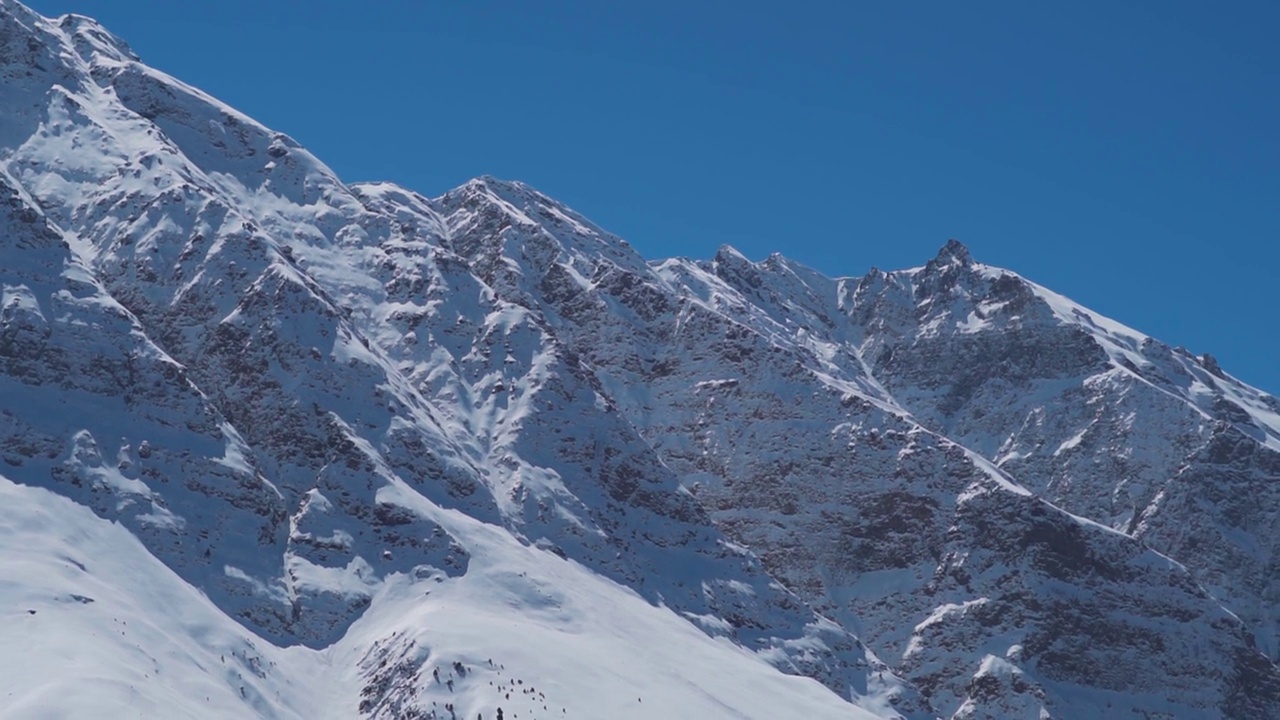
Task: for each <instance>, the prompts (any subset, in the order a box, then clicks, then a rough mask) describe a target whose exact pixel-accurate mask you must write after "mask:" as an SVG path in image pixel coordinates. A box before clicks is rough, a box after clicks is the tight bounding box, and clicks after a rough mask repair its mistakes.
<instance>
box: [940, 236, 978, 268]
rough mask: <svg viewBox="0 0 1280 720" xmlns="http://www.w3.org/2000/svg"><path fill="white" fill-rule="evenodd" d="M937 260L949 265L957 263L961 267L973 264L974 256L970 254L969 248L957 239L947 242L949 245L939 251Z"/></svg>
mask: <svg viewBox="0 0 1280 720" xmlns="http://www.w3.org/2000/svg"><path fill="white" fill-rule="evenodd" d="M935 259H936V260H937V261H938V262H940V263H947V264H949V263H952V262H956V263H960V264H961V265H968V264H970V263H972V262H973V256H972V255H970V254H969V248H967V247H965V244H964V243H962V242H960V241H959V240H956V239H955V238H951V239H950V240H947V244H946V245H943V246H942V249H940V250H938V255H937V257H936V258H935Z"/></svg>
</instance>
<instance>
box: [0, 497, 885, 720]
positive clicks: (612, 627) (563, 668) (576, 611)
mask: <svg viewBox="0 0 1280 720" xmlns="http://www.w3.org/2000/svg"><path fill="white" fill-rule="evenodd" d="M445 522H446V523H449V524H451V525H452V526H453V527H452V528H451V529H453V530H455V531H457V532H458V533H459V534H460V535H462V536H464V537H466V538H467V539H468V540H469V541H470V542H469V545H470V546H471V547H474V548H476V550H477V552H476V554H475V556H474V559H473V567H474V570H473V571H472V572H469V573H468V574H467V576H466V577H465V578H460V579H456V580H450V579H448V578H446V577H445V576H443V575H442V574H440V573H437V572H431V571H428V570H425V569H424V570H423V571H422V572H421V573H419V574H418V575H417V576H415V575H407V576H401V577H397V578H395V579H394V580H393V581H392V582H389V583H388V584H387V585H386V586H385V587H384V588H383V590H382V591H381V592H380V593H379V594H378V596H377V597H375V598H374V600H373V603H372V605H371V606H370V608H369V610H368V611H367V612H366V613H365V614H364V616H363V617H362V618H361V620H360V621H359V622H357V623H356V624H355V625H354V626H353V628H352V630H351V632H350V633H349V634H348V636H347V637H346V638H344V639H343V640H342V641H341V642H340V643H338V644H337V645H335V646H333V647H330V648H327V649H325V650H320V651H317V650H310V649H306V648H303V647H300V646H295V647H291V648H283V649H282V648H278V647H275V646H273V645H271V644H270V643H266V642H263V641H262V640H261V639H259V638H257V637H255V636H254V635H253V634H252V633H250V632H249V631H247V630H246V629H245V628H243V627H242V626H241V625H239V624H238V623H236V622H234V621H232V620H231V619H230V618H228V617H227V616H226V615H225V614H223V613H222V612H221V611H220V610H219V609H218V608H217V607H216V606H214V605H213V604H212V603H211V602H210V601H209V599H208V598H206V597H204V596H203V595H202V594H201V593H199V592H198V591H197V590H196V589H195V588H193V587H191V586H190V585H188V584H187V583H185V582H183V581H182V579H181V578H180V577H178V576H177V575H175V574H174V573H173V571H171V570H170V569H168V568H167V567H165V566H164V564H162V563H160V562H159V561H158V560H157V559H156V558H154V557H153V556H152V555H151V554H150V553H149V552H148V551H147V550H146V548H144V547H143V546H142V544H141V543H139V542H138V540H137V539H136V538H135V537H133V535H132V534H130V533H129V532H128V531H127V530H126V529H125V528H123V527H121V526H120V525H118V524H114V523H111V522H108V521H105V520H102V519H100V518H98V517H96V516H95V515H94V514H93V513H92V512H91V511H90V510H88V509H87V508H84V507H81V506H79V505H77V504H75V503H72V502H70V501H69V500H67V499H65V498H62V497H59V496H57V495H54V494H52V493H50V492H48V491H46V490H42V489H38V488H30V487H25V486H21V485H16V484H14V483H12V482H11V481H9V480H8V479H7V478H3V477H0V549H3V552H0V608H3V613H4V621H3V623H2V624H0V658H4V663H3V667H4V670H5V671H4V672H3V673H0V715H3V716H4V717H5V718H49V717H113V718H130V717H137V718H158V717H165V718H244V717H247V716H248V717H265V718H334V719H335V720H336V719H338V718H352V717H357V716H359V715H360V714H361V707H362V704H364V711H365V714H368V715H370V716H372V717H384V718H402V717H412V715H411V714H410V711H411V710H412V709H414V708H420V709H421V711H422V712H423V713H426V715H424V716H429V713H430V712H431V710H432V708H433V707H434V708H435V709H436V712H437V714H438V715H439V716H441V717H448V716H449V715H448V712H447V711H445V710H444V706H445V704H446V703H451V704H453V705H454V707H455V708H456V712H457V715H458V716H459V717H476V716H477V714H480V715H483V716H484V717H494V716H495V712H496V709H497V708H498V707H502V708H503V709H504V712H505V713H506V716H507V717H515V716H516V715H517V714H518V716H519V717H529V718H537V717H561V718H565V717H567V718H601V717H609V718H650V717H670V718H707V717H741V718H777V717H814V718H846V719H856V718H873V717H875V716H873V715H872V714H870V713H867V712H863V711H860V710H857V709H856V708H852V707H850V706H849V705H848V704H847V703H845V702H842V701H841V700H840V699H839V698H838V697H836V696H835V695H834V694H832V693H831V692H830V691H828V690H826V689H825V688H823V687H822V686H821V685H820V684H818V683H816V682H814V681H812V680H808V679H803V678H795V677H789V676H785V675H782V674H779V673H778V672H776V671H775V670H774V669H773V668H772V667H770V666H769V665H768V664H766V663H764V662H762V661H760V660H759V659H757V658H756V657H754V656H753V655H752V654H751V653H749V652H746V651H744V650H742V649H741V648H738V647H736V646H734V645H733V644H731V643H728V642H725V641H722V640H715V639H712V638H710V637H708V636H707V635H705V634H704V633H701V632H699V631H698V630H697V629H695V628H694V627H693V626H692V625H690V624H689V623H687V622H685V621H683V620H681V619H679V618H678V617H677V616H675V615H674V614H672V613H670V612H668V611H666V610H663V609H660V608H655V607H653V606H652V605H650V604H648V603H646V602H645V601H644V600H643V599H641V598H639V597H637V596H636V595H634V594H633V593H630V592H628V591H626V590H625V589H624V588H621V587H620V586H618V585H616V584H613V583H610V582H608V581H607V580H603V579H601V578H599V577H598V576H596V575H594V574H592V573H591V572H589V571H587V570H586V569H584V568H582V567H581V566H579V565H577V564H575V563H572V562H569V561H565V560H561V559H560V558H557V557H555V556H552V555H549V554H547V553H543V552H539V551H537V550H535V549H532V548H528V547H524V546H521V545H520V544H519V543H517V542H515V541H514V540H513V539H512V538H511V537H510V536H509V535H507V534H505V533H503V532H501V531H500V530H497V529H495V528H492V527H488V526H484V525H481V524H479V523H476V522H475V521H473V520H470V519H469V518H466V517H464V516H460V515H457V514H449V517H448V518H447V519H445ZM489 660H492V661H493V663H494V664H493V665H490V663H489ZM455 662H460V663H463V665H464V666H465V668H466V673H465V675H459V674H458V673H457V672H456V671H455V669H454V667H453V663H455ZM435 668H438V669H439V671H440V677H441V682H440V683H436V682H435V681H434V679H433V678H432V674H431V671H432V669H435ZM450 680H452V682H453V685H454V688H453V690H452V691H450V690H449V689H448V686H447V685H446V684H445V683H447V682H449V681H450ZM508 694H509V695H511V696H512V699H510V700H507V699H506V695H508ZM433 703H434V705H433ZM544 705H545V706H546V707H547V709H546V710H544V709H543V706H544ZM552 708H554V709H552Z"/></svg>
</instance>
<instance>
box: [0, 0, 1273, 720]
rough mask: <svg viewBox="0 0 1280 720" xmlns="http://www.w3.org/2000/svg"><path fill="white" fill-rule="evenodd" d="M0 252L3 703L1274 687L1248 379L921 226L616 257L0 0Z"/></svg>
mask: <svg viewBox="0 0 1280 720" xmlns="http://www.w3.org/2000/svg"><path fill="white" fill-rule="evenodd" d="M0 258H2V260H0V286H2V289H3V297H2V298H0V459H2V460H3V465H0V495H3V500H2V501H0V547H3V548H4V552H3V553H0V564H2V565H5V568H4V572H2V573H0V598H3V600H4V602H3V603H0V605H3V607H4V608H5V609H4V611H3V612H5V613H6V614H7V619H6V620H5V621H4V623H3V624H0V659H3V666H4V667H5V668H6V670H7V672H6V673H3V674H0V678H3V679H0V687H2V688H3V690H4V692H3V695H0V711H3V712H0V714H3V715H4V716H5V717H48V716H50V714H53V715H59V714H60V713H61V715H63V716H73V717H88V716H102V713H103V712H107V714H112V713H111V712H110V711H112V710H116V711H118V712H117V713H116V714H121V715H123V714H124V713H130V714H137V713H139V712H141V713H142V714H143V715H144V716H165V717H224V716H225V717H246V716H252V717H269V718H304V717H305V718H316V717H319V718H335V719H336V718H356V717H369V718H446V717H454V718H470V717H475V716H477V715H478V716H480V717H482V718H492V717H496V712H497V709H498V708H499V707H503V708H504V709H505V712H506V713H507V716H508V717H516V716H518V715H517V713H519V714H522V715H524V716H525V717H570V718H572V717H577V718H626V717H636V718H641V717H644V718H651V717H663V718H708V717H735V718H736V717H759V718H776V717H832V718H837V717H838V718H873V717H879V718H908V719H910V720H917V719H920V720H923V719H925V718H935V717H941V718H957V719H958V718H1010V719H1020V718H1028V719H1037V720H1038V719H1041V718H1086V717H1100V718H1101V717H1141V718H1277V717H1280V668H1277V665H1276V664H1275V661H1274V658H1276V653H1277V651H1278V649H1280V602H1278V600H1280V541H1278V540H1277V538H1280V527H1278V525H1280V514H1278V511H1280V494H1278V493H1280V490H1278V489H1277V488H1280V483H1277V479H1280V401H1278V400H1277V399H1276V398H1274V397H1271V396H1268V395H1266V394H1264V393H1262V392H1260V391H1258V390H1255V389H1253V388H1250V387H1248V386H1247V385H1244V384H1243V383H1240V382H1239V381H1237V380H1235V379H1234V378H1232V377H1231V376H1229V375H1228V374H1226V373H1225V372H1224V371H1223V370H1222V369H1221V368H1220V367H1219V366H1218V364H1217V363H1216V362H1215V361H1213V359H1212V358H1211V357H1210V356H1207V355H1204V356H1200V357H1195V356H1193V355H1191V354H1190V353H1188V352H1187V351H1185V350H1183V349H1181V348H1170V347H1168V346H1166V345H1164V344H1162V343H1160V342H1159V341H1157V340H1155V339H1152V338H1149V337H1147V336H1145V335H1142V334H1141V333H1138V332H1137V331H1134V330H1131V329H1129V328H1126V327H1124V326H1122V325H1120V324H1118V323H1115V322H1113V321H1110V320H1107V319H1106V318H1103V317H1101V316H1099V315H1097V314H1096V313H1092V312H1090V311H1088V310H1087V309H1085V308H1082V307H1080V306H1078V305H1076V304H1074V303H1072V302H1071V301H1069V300H1067V299H1065V298H1063V297H1061V296H1059V295H1056V294H1054V293H1052V292H1051V291H1049V290H1047V289H1045V288H1042V287H1040V286H1038V285H1036V284H1034V283H1032V282H1030V281H1027V280H1025V279H1023V278H1021V277H1020V276H1018V275H1016V274H1015V273H1012V272H1009V271H1006V270H1001V269H998V268H993V267H990V266H987V265H983V264H980V263H978V262H976V261H975V260H974V259H973V258H972V257H970V255H969V253H968V251H967V250H966V249H965V248H964V247H963V246H962V245H960V244H959V243H956V242H954V241H952V242H949V243H948V244H947V245H946V246H945V247H943V248H942V250H941V251H940V252H939V254H938V255H937V257H935V258H933V259H932V260H929V261H928V262H927V263H926V264H925V265H924V266H923V267H920V268H915V269H911V270H904V271H898V272H887V273H886V272H881V271H878V270H872V271H871V272H869V273H868V274H867V275H865V276H862V277H851V278H835V279H832V278H827V277H824V276H822V275H821V274H819V273H816V272H814V271H812V270H810V269H808V268H805V267H803V266H800V265H798V264H796V263H793V262H791V261H789V260H787V259H785V258H783V257H781V256H777V255H775V256H772V257H770V258H768V259H767V260H764V261H762V262H752V261H750V260H748V259H747V258H745V257H743V256H742V255H741V254H740V253H738V252H737V251H735V250H733V249H732V248H728V247H725V248H722V249H721V250H720V251H719V252H718V253H717V254H716V256H715V257H714V258H713V259H712V260H709V261H692V260H687V259H671V260H664V261H649V260H646V259H644V258H643V257H641V256H640V255H639V254H637V253H636V252H635V251H634V250H633V249H632V248H631V247H630V246H629V245H628V244H627V243H626V242H625V241H623V240H621V239H620V238H617V237H616V236H613V235H611V234H609V233H608V232H607V231H605V230H603V229H601V228H599V227H598V226H596V225H595V224H593V223H592V222H591V221H589V220H588V219H586V218H584V217H583V216H581V215H579V214H578V213H576V212H574V211H573V210H571V209H569V208H567V207H565V206H564V205H562V204H561V203H558V202H556V201H555V200H553V199H551V198H548V197H546V196H545V195H543V194H541V193H539V192H537V191H535V190H533V189H532V188H530V187H528V186H526V185H523V184H521V183H516V182H504V181H499V180H496V179H493V178H488V177H485V178H480V179H477V180H473V181H472V182H470V183H468V184H466V185H464V186H463V187H460V188H457V189H455V190H452V191H449V192H447V193H445V194H444V195H442V196H440V197H436V198H427V197H424V196H421V195H419V194H417V193H414V192H412V191H410V190H406V189H403V188H400V187H397V186H394V185H390V184H355V185H350V184H346V183H343V182H342V181H340V180H339V179H338V178H337V177H336V176H335V175H334V173H333V172H332V171H330V170H329V169H328V168H327V167H325V166H324V165H323V164H322V163H321V162H320V161H319V160H318V159H317V158H316V157H314V156H313V155H311V154H310V153H308V152H307V151H306V150H305V149H304V148H302V147H300V146H299V145H298V144H297V143H296V142H294V141H293V140H292V139H290V138H289V137H288V136H286V135H283V134H281V133H278V132H274V131H272V130H269V129H267V128H265V127H263V126H261V125H260V124H258V123H256V122H255V121H253V120H252V119H250V118H248V117H246V116H244V115H242V114H241V113H238V112H237V111H235V110H234V109H232V108H229V107H227V106H225V105H223V104H221V103H219V102H218V101H217V100H215V99H213V98H211V97H209V96H207V95H205V94H203V93H201V92H200V91H198V90H196V89H194V88H191V87H189V86H187V85H184V84H183V83H181V82H179V81H178V80H175V79H174V78H171V77H169V76H167V75H165V74H163V73H161V72H159V71H156V70H154V69H152V68H150V67H148V66H146V65H144V64H142V63H141V62H140V61H139V59H138V58H137V57H136V56H135V55H134V54H133V52H132V51H131V50H130V49H129V48H128V46H127V45H126V44H125V43H124V42H123V41H121V40H119V39H117V38H115V37H114V36H112V35H111V34H110V33H108V32H107V31H106V30H105V29H103V28H102V27H101V26H99V25H98V24H97V23H95V22H94V21H92V20H90V19H87V18H83V17H79V16H66V17H63V18H58V19H46V18H42V17H40V16H38V15H37V14H35V13H33V12H31V11H30V10H28V9H27V8H25V7H24V6H22V5H20V4H18V3H16V2H14V0H0ZM557 709H558V712H557Z"/></svg>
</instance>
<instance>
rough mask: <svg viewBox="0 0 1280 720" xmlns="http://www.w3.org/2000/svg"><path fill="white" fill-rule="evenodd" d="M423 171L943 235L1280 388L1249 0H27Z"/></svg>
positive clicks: (766, 221)
mask: <svg viewBox="0 0 1280 720" xmlns="http://www.w3.org/2000/svg"><path fill="white" fill-rule="evenodd" d="M29 4H30V5H32V7H34V8H35V9H37V10H39V11H41V12H43V13H45V14H46V15H56V14H60V13H63V12H71V11H73V12H80V13H84V14H87V15H92V16H94V17H97V18H98V19H100V20H102V21H103V22H104V23H105V24H106V25H107V27H108V28H110V29H111V30H112V31H114V32H115V33H116V34H118V35H121V36H122V37H124V38H125V39H126V40H128V41H129V42H130V43H131V44H132V45H133V47H134V49H135V50H136V51H138V53H139V54H140V55H142V57H143V59H144V60H145V61H147V62H148V63H149V64H151V65H154V66H156V67H159V68H161V69H163V70H166V71H168V72H170V73H172V74H174V75H177V76H178V77H181V78H182V79H184V80H186V81H188V82H190V83H192V84H194V85H197V86H199V87H201V88H203V89H205V90H207V91H209V92H211V93H212V94H214V95H216V96H218V97H220V98H221V99H223V100H225V101H227V102H229V103H231V104H232V105H234V106H236V107H238V108H240V109H241V110H243V111H245V112H247V113H248V114H250V115H252V116H254V117H256V118H258V119H259V120H261V121H263V122H265V123H266V124H268V125H270V126H272V127H274V128H276V129H279V130H282V131H284V132H286V133H288V134H290V135H292V136H293V137H295V138H297V139H298V140H299V141H301V142H302V143H304V144H305V145H307V146H308V147H309V148H310V149H311V150H312V151H314V152H315V153H316V154H317V155H319V156H320V157H321V158H322V159H323V160H325V161H326V162H327V163H329V164H330V165H331V166H332V167H333V168H334V169H335V170H336V171H337V172H338V173H339V175H341V176H342V177H343V178H344V179H347V180H381V179H388V180H394V181H396V182H399V183H401V184H404V185H406V186H409V187H412V188H414V189H416V190H418V191H420V192H422V193H424V194H428V195H434V194H438V193H440V192H443V191H444V190H446V189H448V188H450V187H453V186H455V185H458V184H460V183H462V182H464V181H465V180H466V179H468V178H470V177H473V176H476V175H480V174H485V173H488V174H493V175H497V176H499V177H504V178H510V179H519V180H524V181H526V182H528V183H530V184H532V185H534V186H536V187H538V188H540V189H542V190H543V191H545V192H547V193H548V194H550V195H552V196H554V197H557V198H559V199H561V200H563V201H564V202H566V203H568V204H569V205H571V206H573V207H574V208H576V209H577V210H579V211H581V212H583V213H584V214H586V215H588V216H590V217H592V218H593V219H594V220H596V221H597V222H599V223H600V224H601V225H604V226H605V227H607V228H609V229H611V230H613V231H615V232H617V233H618V234H620V235H623V236H624V237H626V238H628V239H629V240H630V241H631V242H632V243H633V244H634V245H635V247H636V248H638V249H639V250H640V251H641V252H643V253H644V254H645V255H647V256H650V257H661V256H667V255H689V256H693V257H709V256H711V255H712V254H713V253H714V252H715V249H716V248H717V247H718V246H719V245H720V244H722V243H729V244H732V245H734V246H736V247H738V248H739V249H740V250H742V251H743V252H744V253H746V254H747V255H748V256H750V257H753V258H762V257H764V256H766V255H767V254H769V253H770V252H773V251H781V252H782V253H784V254H785V255H788V256H789V257H792V258H795V259H797V260H800V261H802V262H805V263H807V264H809V265H811V266H813V267H815V268H817V269H819V270H822V271H824V272H826V273H828V274H835V275H840V274H843V275H852V274H860V273H863V272H865V271H866V269H867V268H868V267H870V266H872V265H875V266H879V267H881V268H895V267H907V266H912V265H919V264H922V263H923V262H924V261H925V260H927V259H928V258H930V257H932V255H933V254H934V253H935V252H936V251H937V249H938V247H940V246H941V245H942V244H943V243H944V242H945V241H946V240H947V238H951V237H955V238H958V239H960V240H962V241H963V242H965V243H966V244H967V245H969V247H970V249H971V250H972V252H973V254H974V255H975V257H976V258H977V259H978V260H980V261H983V262H987V263H989V264H993V265H1000V266H1004V267H1008V268H1011V269H1013V270H1017V271H1019V272H1021V273H1022V274H1024V275H1026V276H1028V277H1030V278H1031V279H1034V280H1036V281H1038V282H1040V283H1042V284H1045V285H1048V286H1049V287H1052V288H1053V289H1055V290H1057V291H1059V292H1062V293H1064V294H1066V295H1068V296H1071V297H1072V298H1074V299H1076V300H1077V301H1079V302H1082V303H1084V304H1085V305H1088V306H1090V307H1092V308H1094V309H1096V310H1098V311H1100V312H1103V313H1104V314H1107V315H1110V316H1112V317H1114V318H1116V319H1118V320H1120V321H1122V322H1125V323H1128V324H1130V325H1133V326H1135V327H1137V328H1138V329H1139V330H1142V331H1145V332H1148V333H1150V334H1153V335H1155V336H1157V337H1159V338H1161V339H1163V340H1165V341H1166V342H1169V343H1171V344H1175V345H1185V346H1187V347H1188V348H1190V349H1191V350H1193V351H1195V352H1197V353H1199V352H1206V351H1207V352H1211V353H1213V354H1214V355H1216V356H1217V357H1218V358H1219V360H1220V361H1221V362H1222V364H1223V366H1224V367H1225V368H1226V369H1227V370H1228V371H1229V372H1232V373H1233V374H1236V375H1237V376H1240V377H1241V378H1243V379H1244V380H1246V381H1249V382H1252V383H1254V384H1256V385H1259V386H1261V387H1263V388H1264V389H1267V390H1270V391H1272V392H1280V363H1277V362H1275V358H1277V356H1280V320H1278V319H1277V318H1278V316H1277V311H1278V310H1280V303H1277V302H1276V297H1277V290H1276V289H1277V286H1278V283H1277V282H1276V281H1275V277H1276V271H1277V265H1278V263H1280V137H1278V131H1277V128H1280V43H1277V42H1275V37H1276V34H1277V30H1278V28H1280V5H1278V4H1276V3H1271V2H1236V3H1230V4H1227V3H1206V2H1182V1H1179V0H1167V1H1164V2H1137V1H1135V2H1125V3H1113V2H1105V3H1104V2H1079V3H1039V2H1037V3H1026V2H997V1H992V2H983V3H955V2H945V3H944V2H923V3H893V2H865V3H864V2H848V1H847V0H846V1H831V2H817V1H809V0H793V1H791V2H785V3H781V2H754V1H753V0H737V1H733V2H730V1H722V0H699V1H698V2H687V1H685V2H676V1H673V0H649V1H647V2H611V1H607V0H574V1H569V0H546V2H525V1H524V0H506V1H502V2H500V1H497V0H465V1H464V0H450V1H448V2H443V1H441V2H427V1H425V0H379V1H378V2H355V1H354V0H349V1H344V2H340V1H337V0H307V1H306V2H296V1H289V2H286V1H285V0H255V1H254V2H247V1H244V0H219V2H204V3H189V2H181V3H178V2H172V0H129V1H128V2H120V1H119V0H29Z"/></svg>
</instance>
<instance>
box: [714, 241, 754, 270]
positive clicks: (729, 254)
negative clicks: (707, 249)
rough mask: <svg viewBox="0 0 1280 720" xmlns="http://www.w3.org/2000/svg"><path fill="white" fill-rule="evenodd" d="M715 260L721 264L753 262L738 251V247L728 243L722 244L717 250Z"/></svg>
mask: <svg viewBox="0 0 1280 720" xmlns="http://www.w3.org/2000/svg"><path fill="white" fill-rule="evenodd" d="M715 260H716V262H718V263H721V264H725V263H728V264H732V265H741V264H743V263H745V264H748V265H750V264H751V261H750V260H748V259H747V256H746V255H743V254H742V253H740V252H738V249H737V248H735V247H734V246H732V245H729V244H727V243H726V244H724V245H721V246H720V248H719V249H718V250H716V257H715Z"/></svg>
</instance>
